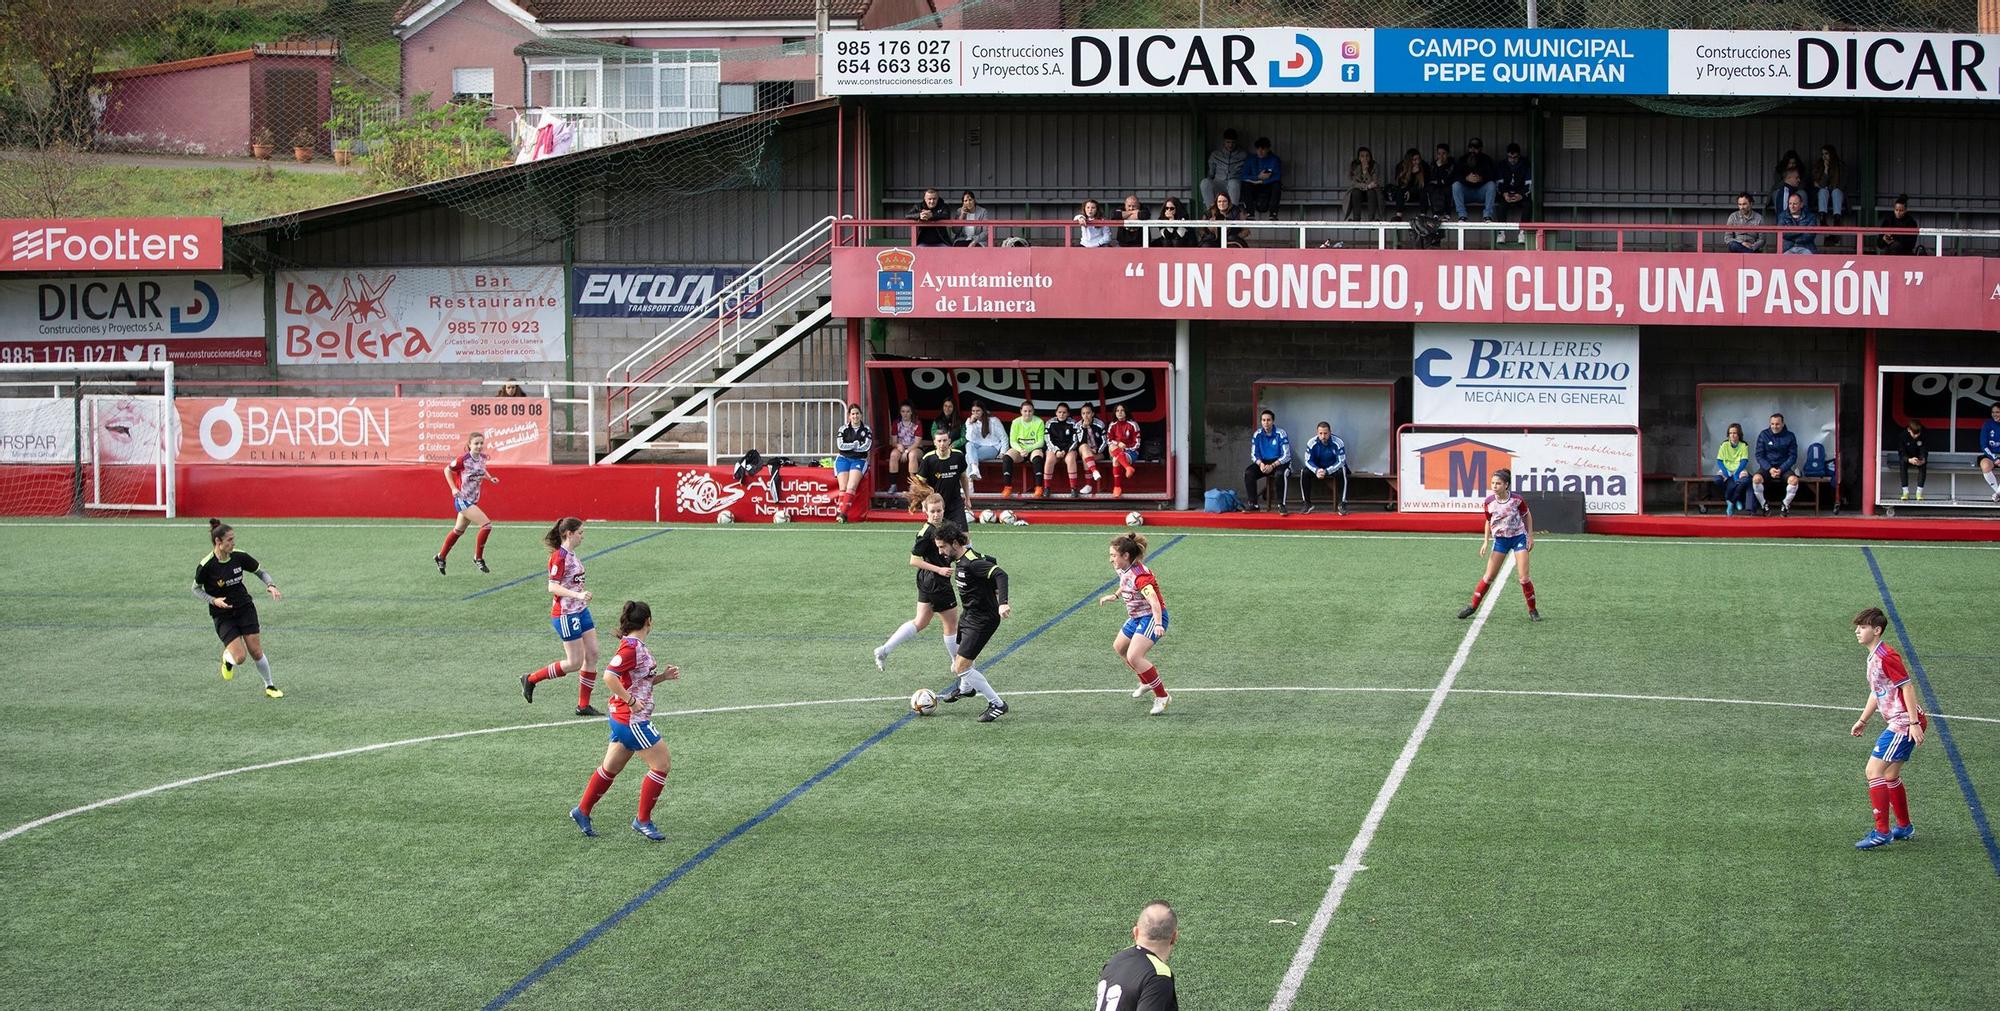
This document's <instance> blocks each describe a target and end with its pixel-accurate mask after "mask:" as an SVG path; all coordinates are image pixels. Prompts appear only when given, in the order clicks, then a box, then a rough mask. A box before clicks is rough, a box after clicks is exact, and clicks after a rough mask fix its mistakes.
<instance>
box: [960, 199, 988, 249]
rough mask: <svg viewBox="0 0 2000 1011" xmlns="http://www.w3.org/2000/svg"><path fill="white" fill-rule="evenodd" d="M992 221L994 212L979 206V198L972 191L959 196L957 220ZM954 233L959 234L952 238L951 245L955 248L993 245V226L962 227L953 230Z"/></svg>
mask: <svg viewBox="0 0 2000 1011" xmlns="http://www.w3.org/2000/svg"><path fill="white" fill-rule="evenodd" d="M992 219H993V212H992V211H989V210H987V209H986V208H984V207H981V206H979V198H978V197H975V196H973V195H972V191H971V190H966V191H965V192H964V193H961V194H959V195H958V216H957V219H956V220H959V221H974V222H977V221H991V220H992ZM952 231H954V232H956V233H958V234H956V235H954V236H952V240H951V244H952V245H954V246H990V245H992V244H993V227H992V226H991V225H980V224H971V225H960V226H958V227H957V228H954V229H952Z"/></svg>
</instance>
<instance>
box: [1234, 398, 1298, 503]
mask: <svg viewBox="0 0 2000 1011" xmlns="http://www.w3.org/2000/svg"><path fill="white" fill-rule="evenodd" d="M1291 470H1292V437H1291V436H1289V435H1286V434H1285V430H1284V429H1282V428H1279V427H1278V416H1277V415H1276V414H1273V413H1271V411H1270V410H1269V409H1268V408H1267V409H1265V410H1264V411H1263V412H1262V413H1260V414H1258V415H1257V430H1256V431H1255V432H1252V433H1250V466H1248V467H1245V468H1243V490H1244V491H1246V492H1248V493H1249V499H1248V501H1247V505H1248V507H1249V509H1250V511H1251V512H1256V511H1258V508H1259V505H1258V503H1259V502H1260V496H1259V495H1258V494H1257V484H1258V482H1260V481H1261V482H1263V485H1264V497H1269V498H1272V499H1274V500H1276V502H1277V506H1278V515H1280V516H1283V515H1285V514H1286V513H1287V512H1289V511H1290V510H1288V509H1286V508H1285V481H1286V480H1288V479H1287V477H1286V475H1287V474H1290V473H1291Z"/></svg>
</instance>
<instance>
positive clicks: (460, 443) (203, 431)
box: [174, 397, 549, 496]
mask: <svg viewBox="0 0 2000 1011" xmlns="http://www.w3.org/2000/svg"><path fill="white" fill-rule="evenodd" d="M174 403H175V406H176V407H177V408H178V409H179V411H180V428H181V435H180V462H182V463H209V462H220V463H282V464H291V465H294V466H296V465H299V464H377V463H437V464H443V463H446V462H449V461H451V460H454V459H457V457H458V455H459V454H460V453H463V452H465V440H466V438H467V437H468V436H470V435H472V434H473V433H474V432H481V433H484V434H485V436H486V455H487V457H488V459H489V462H491V463H493V464H496V465H508V464H531V463H548V462H549V404H548V401H546V400H535V399H530V398H526V397H493V398H473V397H356V398H353V399H349V400H332V399H318V398H312V397H230V398H228V399H227V400H217V399H208V398H200V397H186V398H181V399H178V400H176V401H175V402H174ZM438 488H439V489H440V490H439V495H440V496H442V495H443V488H444V484H443V480H442V478H440V480H439V484H438Z"/></svg>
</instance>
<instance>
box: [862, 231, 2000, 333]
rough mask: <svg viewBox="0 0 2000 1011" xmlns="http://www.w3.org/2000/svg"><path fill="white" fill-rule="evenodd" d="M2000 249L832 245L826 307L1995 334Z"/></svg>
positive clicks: (879, 311)
mask: <svg viewBox="0 0 2000 1011" xmlns="http://www.w3.org/2000/svg"><path fill="white" fill-rule="evenodd" d="M1996 288H2000V260H1996V259H1991V258H1987V257H1975V256H1954V257H1883V256H1862V257H1834V256H1774V255H1764V256H1757V255H1746V254H1734V253H1711V254H1696V253H1608V252H1607V253H1549V252H1533V251H1522V252H1494V253H1474V254H1467V253H1459V252H1453V251H1448V250H1374V249H1230V250H1210V249H1115V248H1106V249H1083V248H1078V247H1046V246H1030V247H1026V248H1013V249H1007V248H1003V249H972V248H966V249H948V248H941V247H924V248H921V249H914V250H913V249H903V248H892V249H872V248H869V249H864V248H853V247H849V248H841V249H836V250H834V251H833V312H834V315H836V316H876V317H891V316H912V317H918V318H973V319H981V318H984V319H991V318H995V317H1002V316H1042V317H1046V318H1055V319H1098V318H1105V319H1230V320H1246V319H1265V320H1329V321H1334V320H1337V321H1370V320H1372V321H1383V322H1398V323H1401V322H1413V321H1414V322H1439V323H1483V324H1492V323H1544V324H1565V325H1569V324H1617V325H1625V326H1630V325H1635V324H1643V323H1659V324H1668V325H1678V326H1781V327H1825V326H1838V327H1857V326H1890V327H1909V328H1913V329H1932V328H1935V329H1943V330H2000V299H1991V298H1988V297H1987V295H1988V293H1989V292H1992V291H1994V290H1995V289H1996Z"/></svg>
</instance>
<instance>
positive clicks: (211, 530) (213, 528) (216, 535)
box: [208, 517, 236, 544]
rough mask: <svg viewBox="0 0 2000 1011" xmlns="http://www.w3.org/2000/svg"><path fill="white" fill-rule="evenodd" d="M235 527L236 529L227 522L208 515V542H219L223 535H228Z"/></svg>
mask: <svg viewBox="0 0 2000 1011" xmlns="http://www.w3.org/2000/svg"><path fill="white" fill-rule="evenodd" d="M235 529H236V528H235V527H232V526H230V525H229V524H227V523H224V522H222V521H221V520H219V519H215V518H213V517H210V518H209V521H208V543H210V544H221V543H222V539H223V538H224V537H227V536H229V534H230V532H231V531H233V530H235Z"/></svg>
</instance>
